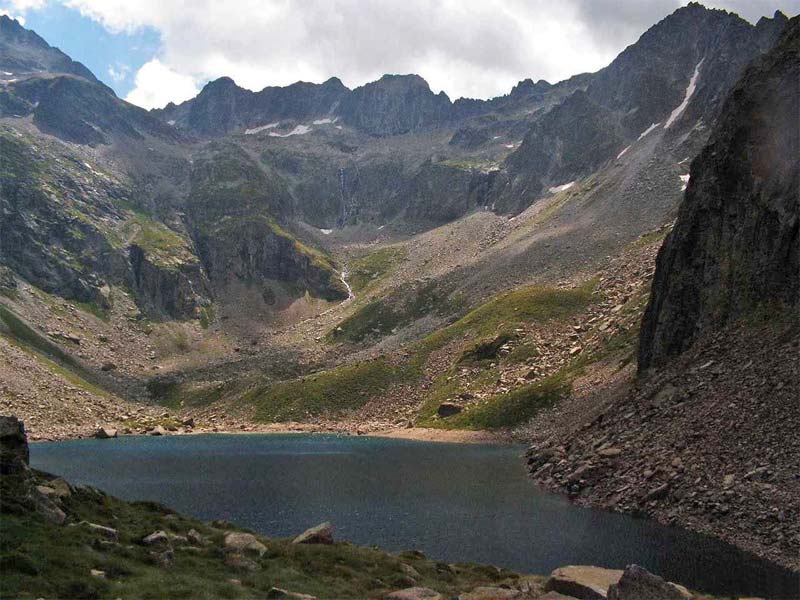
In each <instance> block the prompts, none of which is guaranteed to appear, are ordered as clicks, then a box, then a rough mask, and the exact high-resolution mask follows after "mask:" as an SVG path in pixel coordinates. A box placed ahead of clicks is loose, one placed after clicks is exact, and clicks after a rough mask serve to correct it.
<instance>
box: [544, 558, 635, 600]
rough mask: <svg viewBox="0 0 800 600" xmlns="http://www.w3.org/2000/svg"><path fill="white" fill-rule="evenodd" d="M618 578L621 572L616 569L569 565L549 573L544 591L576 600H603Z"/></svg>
mask: <svg viewBox="0 0 800 600" xmlns="http://www.w3.org/2000/svg"><path fill="white" fill-rule="evenodd" d="M620 577H622V571H620V570H617V569H602V568H600V567H591V566H584V565H570V566H567V567H560V568H558V569H556V570H555V571H553V572H552V573H550V578H549V579H548V580H547V582H546V583H545V585H544V590H545V591H546V592H551V591H552V592H558V593H559V594H565V595H567V596H573V597H574V598H577V599H578V600H605V599H606V598H607V597H608V588H609V587H611V586H612V585H614V584H615V583H617V582H618V581H619V579H620Z"/></svg>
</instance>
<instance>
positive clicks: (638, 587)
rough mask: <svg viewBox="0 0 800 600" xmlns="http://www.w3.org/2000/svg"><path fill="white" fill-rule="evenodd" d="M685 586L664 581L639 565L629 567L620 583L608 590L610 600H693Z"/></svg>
mask: <svg viewBox="0 0 800 600" xmlns="http://www.w3.org/2000/svg"><path fill="white" fill-rule="evenodd" d="M691 598H692V594H690V593H689V591H688V590H687V589H686V588H684V587H683V586H678V585H676V584H674V583H669V582H668V581H664V580H663V579H662V578H661V577H659V576H658V575H653V574H652V573H650V572H649V571H648V570H647V569H644V568H642V567H640V566H639V565H628V566H627V567H626V568H625V572H624V573H623V574H622V577H620V579H619V581H618V582H617V583H615V584H613V585H612V586H610V587H609V588H608V600H691Z"/></svg>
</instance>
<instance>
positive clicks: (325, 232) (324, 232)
mask: <svg viewBox="0 0 800 600" xmlns="http://www.w3.org/2000/svg"><path fill="white" fill-rule="evenodd" d="M320 231H321V232H322V233H323V234H324V235H330V234H332V233H333V229H320Z"/></svg>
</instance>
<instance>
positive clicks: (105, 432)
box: [94, 427, 117, 440]
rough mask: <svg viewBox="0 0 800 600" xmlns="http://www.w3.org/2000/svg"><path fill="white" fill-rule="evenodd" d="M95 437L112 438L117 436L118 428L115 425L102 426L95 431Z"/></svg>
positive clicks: (100, 438)
mask: <svg viewBox="0 0 800 600" xmlns="http://www.w3.org/2000/svg"><path fill="white" fill-rule="evenodd" d="M94 437H96V438H97V439H98V440H110V439H111V438H115V437H117V430H116V429H115V428H113V427H101V428H100V429H98V430H97V431H95V433H94Z"/></svg>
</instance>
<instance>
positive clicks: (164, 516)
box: [0, 476, 518, 599]
mask: <svg viewBox="0 0 800 600" xmlns="http://www.w3.org/2000/svg"><path fill="white" fill-rule="evenodd" d="M36 483H46V482H45V481H44V479H43V478H42V477H41V476H39V481H37V482H36ZM18 484H19V481H18V480H17V478H16V477H14V476H8V477H6V476H4V477H3V481H2V486H3V489H2V491H3V494H2V499H3V502H2V514H0V524H1V525H2V532H3V535H2V536H0V571H2V575H3V576H2V578H0V596H2V597H3V598H41V597H44V598H71V599H83V598H142V599H162V598H192V599H195V598H199V599H203V598H208V599H211V598H214V599H216V598H265V597H268V596H267V593H268V591H269V590H270V589H271V588H272V587H277V588H283V589H288V590H290V591H292V592H299V593H306V594H312V595H314V596H316V597H318V598H363V599H367V598H382V597H383V596H384V595H385V594H386V593H388V592H389V591H392V590H395V589H399V588H403V587H409V585H411V582H409V578H408V575H407V574H406V572H405V571H404V569H408V567H407V566H404V565H408V566H411V567H413V568H414V569H415V570H416V571H417V572H418V573H419V577H418V578H416V579H417V585H423V586H427V587H431V588H433V589H436V590H438V591H440V592H442V593H443V594H445V595H446V596H447V597H449V596H450V595H456V594H458V593H459V592H460V591H463V590H465V589H470V588H472V587H475V586H478V585H497V584H498V583H501V582H503V581H507V582H513V581H514V580H516V579H517V578H518V576H517V575H516V574H514V573H512V572H510V571H507V570H500V569H496V568H494V567H483V566H478V565H471V564H464V565H452V566H451V565H445V564H443V563H437V562H435V561H432V560H428V559H426V558H425V557H424V556H422V555H419V554H416V553H401V554H399V555H392V554H388V553H386V552H382V551H379V550H376V549H370V548H361V547H357V546H353V545H351V544H348V543H337V544H334V545H332V546H319V545H308V546H306V545H292V544H291V543H289V541H287V540H274V539H267V538H259V541H261V543H263V544H264V545H265V546H266V552H265V553H264V554H263V556H261V557H259V556H258V554H255V553H253V554H247V559H248V560H249V561H251V563H250V568H243V567H241V566H239V567H237V566H232V565H231V564H230V561H229V559H228V554H227V552H226V550H225V548H224V541H223V538H224V534H225V529H228V527H224V528H223V527H212V526H209V525H208V524H206V523H202V522H200V521H197V520H194V519H190V518H186V517H183V516H181V515H178V514H175V513H174V512H172V511H171V510H169V509H167V508H165V507H163V506H160V505H158V504H155V503H152V502H132V503H128V502H123V501H121V500H118V499H116V498H113V497H111V496H107V495H106V494H104V493H102V492H100V491H98V490H95V489H93V488H88V487H83V486H80V487H76V488H72V495H71V496H70V497H68V498H64V499H63V500H62V503H63V508H64V511H65V512H66V513H67V522H66V523H65V524H64V525H60V526H59V525H54V524H52V523H50V522H47V521H45V520H44V519H43V518H42V517H41V516H39V515H38V514H37V513H36V512H34V511H33V510H32V507H30V506H28V505H27V504H26V501H25V500H24V499H23V498H22V496H23V495H22V494H20V493H19V488H17V489H14V486H15V485H18ZM81 521H88V522H91V523H97V524H100V525H104V526H108V527H112V528H114V529H116V530H117V532H118V536H119V539H118V540H117V541H112V540H109V539H107V538H104V537H103V536H101V535H98V534H97V533H95V532H93V531H92V530H91V529H89V528H88V527H86V526H83V525H78V523H80V522H81ZM190 529H194V530H195V531H197V532H199V533H200V535H201V536H202V537H203V539H204V542H203V543H200V544H187V543H181V542H178V541H176V540H173V542H172V546H173V548H174V552H173V554H174V558H173V560H172V564H171V565H170V566H168V567H164V566H160V565H159V561H158V558H157V555H158V554H159V553H161V552H163V551H164V550H165V548H164V547H160V548H159V547H153V546H146V545H144V544H143V543H142V538H143V537H145V536H147V535H149V534H151V533H153V532H154V531H156V530H163V531H165V532H167V533H168V534H169V535H180V536H186V534H187V533H188V531H189V530H190ZM230 529H234V528H233V527H232V526H231V527H230ZM189 546H191V548H190V547H189ZM93 569H94V570H96V571H102V572H103V575H92V573H91V571H92V570H93Z"/></svg>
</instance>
